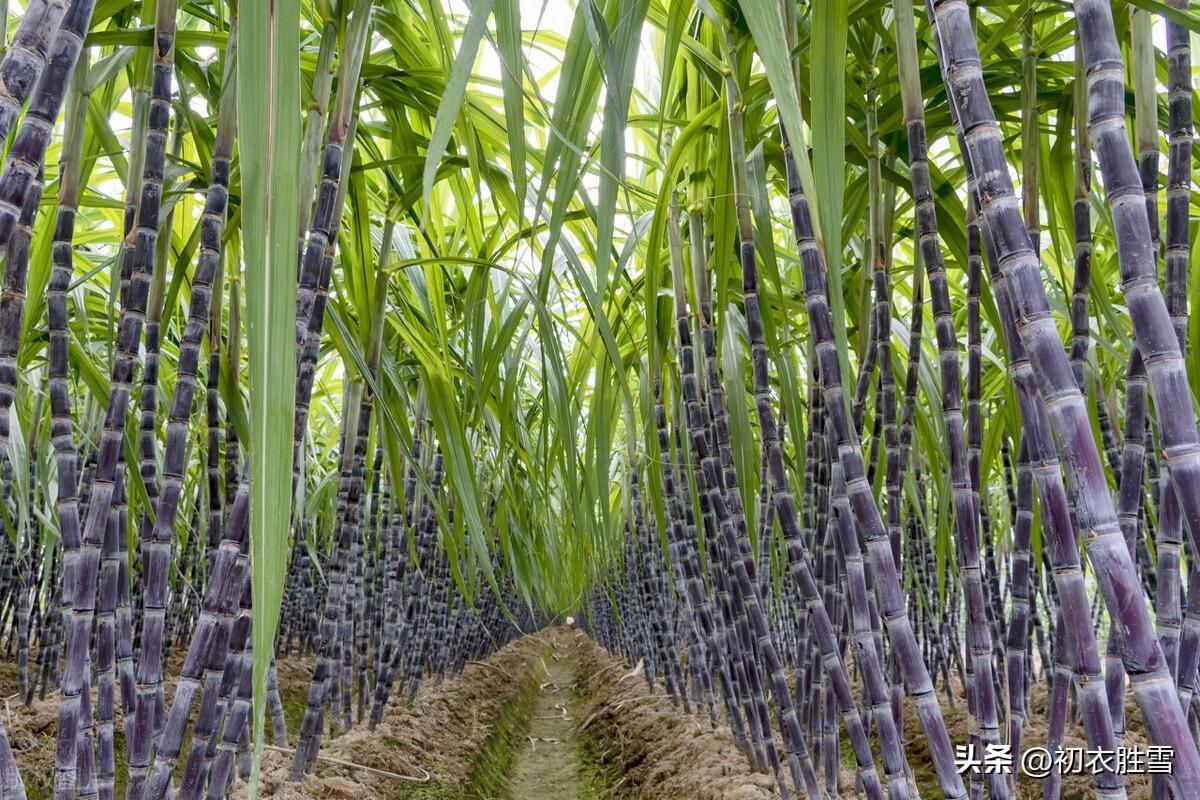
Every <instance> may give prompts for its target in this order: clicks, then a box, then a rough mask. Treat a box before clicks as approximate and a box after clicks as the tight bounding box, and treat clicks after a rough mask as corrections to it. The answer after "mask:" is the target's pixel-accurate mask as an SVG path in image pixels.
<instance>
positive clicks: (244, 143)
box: [237, 0, 300, 800]
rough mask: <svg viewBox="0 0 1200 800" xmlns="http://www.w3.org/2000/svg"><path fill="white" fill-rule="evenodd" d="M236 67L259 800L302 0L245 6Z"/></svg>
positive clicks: (286, 424)
mask: <svg viewBox="0 0 1200 800" xmlns="http://www.w3.org/2000/svg"><path fill="white" fill-rule="evenodd" d="M242 13H243V17H242V20H241V31H240V36H241V37H242V42H243V46H242V48H240V49H241V58H240V60H239V63H238V65H237V73H238V81H237V93H238V98H237V99H238V117H239V118H240V119H243V120H257V121H258V123H259V124H255V125H243V126H241V136H240V139H241V143H240V149H241V166H242V175H241V178H242V238H243V240H244V253H245V263H246V269H245V280H246V323H247V340H248V343H249V357H250V360H249V377H250V408H249V417H250V438H249V440H248V441H247V449H248V452H249V459H250V461H249V463H250V470H249V471H250V540H251V550H250V565H251V588H252V595H253V598H254V602H253V608H254V614H253V641H254V673H253V674H254V701H255V702H254V728H253V737H254V758H253V762H252V768H251V776H250V783H249V796H250V798H251V800H253V798H254V797H255V795H256V793H257V789H258V775H259V768H260V764H261V759H262V748H263V723H264V719H265V711H266V694H267V693H266V689H267V670H268V667H269V666H270V661H271V654H272V652H273V650H274V645H273V642H274V640H275V631H276V628H277V625H278V622H279V609H280V601H281V599H282V596H283V584H284V577H285V576H284V572H285V569H286V565H287V561H286V556H287V553H288V549H289V548H288V545H287V540H288V528H289V524H290V519H291V504H290V503H287V502H281V498H286V497H289V496H290V494H291V478H292V421H293V418H294V416H295V385H296V356H295V328H294V322H295V317H296V231H297V230H299V225H300V220H299V208H298V206H297V204H296V202H295V197H296V196H297V194H298V193H299V190H300V187H299V153H300V27H299V24H298V23H299V14H300V3H299V0H273V2H271V3H246V4H244V5H243V7H242Z"/></svg>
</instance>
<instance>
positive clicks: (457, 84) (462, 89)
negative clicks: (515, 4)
mask: <svg viewBox="0 0 1200 800" xmlns="http://www.w3.org/2000/svg"><path fill="white" fill-rule="evenodd" d="M491 12H492V0H474V1H473V2H472V3H471V16H470V19H468V20H467V27H466V29H465V30H464V31H463V35H462V40H461V41H460V43H459V48H458V55H457V56H455V57H454V65H453V66H452V67H451V68H450V78H449V80H448V81H447V83H446V87H445V91H444V93H443V94H442V101H441V103H440V104H439V105H438V110H437V118H436V119H435V121H434V126H433V136H431V137H430V139H429V149H428V150H426V153H425V176H424V178H423V179H422V195H423V197H424V201H425V205H426V218H427V219H428V218H429V216H430V215H429V211H428V206H429V196H430V194H431V193H432V191H433V184H434V180H435V178H436V177H437V172H438V166H439V165H440V164H441V161H442V156H443V155H444V154H445V152H446V146H447V145H448V144H450V134H451V133H452V132H453V130H454V121H455V120H456V119H458V115H459V113H460V112H461V111H462V105H463V99H464V98H465V97H466V94H467V80H468V79H469V78H470V77H471V68H472V67H473V66H475V56H476V54H477V53H478V52H479V41H480V40H481V39H482V38H483V32H484V28H485V26H486V25H487V18H488V14H490V13H491Z"/></svg>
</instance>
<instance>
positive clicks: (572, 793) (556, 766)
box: [509, 650, 590, 800]
mask: <svg viewBox="0 0 1200 800" xmlns="http://www.w3.org/2000/svg"><path fill="white" fill-rule="evenodd" d="M542 663H543V665H544V677H543V678H542V679H541V681H540V683H539V685H538V693H537V697H536V698H535V700H534V706H533V716H532V717H531V718H530V720H529V730H528V731H527V732H526V736H525V744H524V746H523V747H522V748H521V749H520V750H519V751H518V752H517V753H516V755H515V756H514V759H513V768H512V776H511V778H510V782H509V785H510V787H511V789H512V798H513V800H584V798H585V797H588V796H590V795H587V794H585V788H586V786H585V781H584V780H583V778H582V777H581V762H580V758H579V740H578V735H577V733H576V729H577V728H578V726H579V714H578V712H579V709H580V708H581V707H582V705H583V700H582V698H581V696H580V694H579V690H578V687H577V685H576V683H575V674H574V670H573V669H572V668H571V665H570V664H569V663H568V662H567V656H566V654H565V653H560V652H557V651H553V650H552V651H551V652H550V653H548V654H547V655H546V656H545V657H544V658H543V659H542Z"/></svg>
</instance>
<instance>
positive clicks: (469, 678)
mask: <svg viewBox="0 0 1200 800" xmlns="http://www.w3.org/2000/svg"><path fill="white" fill-rule="evenodd" d="M178 660H179V656H178V655H177V657H176V658H175V659H173V663H172V664H171V666H172V667H173V670H172V671H173V672H176V673H177V671H178V666H179V664H178ZM312 667H313V661H312V659H311V658H290V659H285V660H283V661H281V662H280V663H279V684H280V690H281V693H282V696H283V701H284V706H285V713H286V716H287V720H288V729H289V731H290V732H291V735H292V738H293V741H292V744H294V743H295V742H294V739H295V734H296V731H297V730H298V729H299V722H300V718H301V716H302V715H303V710H304V703H305V695H306V692H307V687H308V682H309V680H310V678H311V675H312ZM855 685H856V687H857V685H858V684H857V681H855ZM16 692H17V681H16V670H15V666H14V665H13V664H12V663H11V662H4V663H0V699H2V700H3V703H2V705H0V713H3V714H4V721H5V725H6V727H7V730H8V736H9V739H10V742H11V744H12V747H13V751H14V754H15V755H16V758H17V763H18V765H19V766H20V768H21V772H22V775H23V776H24V778H25V781H26V784H27V788H28V790H29V796H30V798H31V800H40V798H42V797H46V796H48V793H49V790H50V779H51V776H52V773H53V760H54V731H55V725H56V719H57V711H58V696H57V694H56V693H52V694H50V695H49V696H47V698H46V699H45V700H35V701H34V703H33V705H32V706H31V707H30V708H25V707H24V705H23V704H22V702H21V700H20V698H19V697H18V696H17V694H16ZM172 693H173V685H170V684H169V685H168V687H167V695H168V702H169V699H170V696H171V694H172ZM955 695H956V698H957V699H956V701H955V703H954V704H953V705H951V704H950V703H949V702H947V700H946V698H945V694H944V692H942V693H941V694H940V698H941V700H942V710H943V714H944V715H945V718H946V722H947V724H948V725H949V727H950V734H951V738H952V740H953V741H956V742H963V741H966V740H967V735H968V725H969V720H968V717H967V713H966V706H965V702H964V701H963V700H962V697H963V694H962V687H961V686H959V685H956V686H955ZM1046 702H1047V695H1046V687H1045V684H1044V683H1038V684H1035V685H1034V686H1032V687H1031V704H1032V707H1031V709H1030V715H1029V721H1028V722H1027V723H1026V726H1025V731H1024V742H1025V743H1026V746H1027V747H1034V746H1044V744H1045V742H1046V723H1045V716H1046V714H1045V712H1046ZM1127 709H1128V718H1129V732H1128V734H1127V737H1126V742H1127V745H1128V746H1130V747H1137V748H1143V749H1144V748H1145V747H1146V745H1147V740H1146V736H1145V726H1144V724H1143V722H1142V720H1141V715H1140V712H1139V711H1138V710H1137V706H1136V704H1135V703H1134V701H1133V698H1132V695H1130V697H1129V698H1128V702H1127ZM904 719H905V729H904V739H905V747H906V753H907V755H908V759H909V764H910V767H911V769H912V772H913V780H914V783H915V786H916V787H917V789H918V791H919V793H920V795H921V796H922V797H925V798H931V797H937V796H939V792H938V784H937V778H936V774H935V772H934V770H933V766H932V763H931V761H930V759H929V755H928V751H927V749H926V747H925V744H924V742H925V734H924V731H922V729H921V726H920V723H919V721H918V720H917V717H916V714H915V713H914V711H913V709H912V707H911V706H910V705H909V704H907V703H906V713H905V718H904ZM116 735H117V739H118V741H117V745H118V753H117V758H118V765H117V776H118V783H119V784H121V783H123V777H124V775H123V773H124V767H123V764H122V763H121V760H122V759H123V746H122V745H123V741H122V740H123V732H122V721H121V719H120V717H118V719H117V721H116ZM839 742H840V745H841V748H842V756H843V758H842V769H841V773H840V776H839V778H840V780H839V783H840V786H841V787H842V791H841V793H840V795H841V797H842V798H851V797H857V796H860V795H859V793H856V791H855V787H854V770H853V758H852V755H851V753H850V750H849V744H848V742H847V740H846V737H845V735H844V733H842V734H841V736H840V740H839ZM875 744H876V743H875V741H874V739H873V740H872V745H873V746H875ZM1065 745H1066V746H1068V747H1071V746H1074V747H1081V748H1086V741H1085V740H1084V738H1083V731H1082V729H1081V728H1080V727H1079V726H1078V725H1071V726H1069V727H1068V731H1067V736H1066V741H1065ZM322 755H323V756H326V757H327V758H323V759H321V760H320V761H319V762H318V764H317V767H316V769H315V771H314V773H313V774H312V775H309V776H307V777H306V778H304V779H303V780H302V781H300V782H298V783H291V782H288V781H287V777H288V770H289V767H290V763H291V756H290V754H288V753H285V752H279V751H268V752H267V753H266V754H265V756H264V763H263V776H262V784H261V787H260V791H259V796H260V797H266V798H280V799H281V800H335V799H337V798H346V799H347V800H361V799H363V798H384V799H385V800H386V799H390V800H476V799H477V798H483V797H506V798H510V800H525V798H537V800H584V798H588V800H591V798H597V799H598V800H600V799H601V798H603V800H618V799H619V800H627V799H628V798H635V797H636V798H640V799H641V800H683V799H685V798H686V799H688V800H775V798H779V797H781V795H780V794H779V792H778V789H777V787H776V785H775V779H774V777H773V776H771V775H765V774H760V773H757V772H754V771H753V770H752V769H751V768H750V766H749V765H748V764H747V762H746V759H745V758H744V757H743V756H742V754H741V753H740V752H739V750H738V748H737V747H736V745H735V744H734V742H733V739H732V736H731V735H730V733H729V730H728V727H727V726H726V725H724V724H719V725H717V726H712V725H711V724H710V723H709V720H708V718H707V716H706V715H705V714H704V713H703V712H701V713H698V714H696V713H693V714H690V715H689V714H685V713H684V712H683V711H682V709H680V708H678V707H677V706H676V705H674V704H673V703H672V701H671V699H670V698H669V697H667V695H666V694H665V693H664V692H663V690H662V688H661V687H656V688H655V690H654V691H651V690H650V689H649V688H648V687H647V684H646V681H645V678H644V676H643V675H642V674H641V673H640V672H638V671H636V670H634V669H632V668H631V667H630V665H629V664H627V663H626V662H625V661H624V660H622V659H619V658H617V657H615V656H613V655H611V654H609V653H608V652H607V651H605V650H604V649H603V648H601V647H600V646H599V645H598V644H597V643H596V642H595V641H594V640H592V639H591V638H589V637H588V636H586V635H585V634H584V633H582V632H581V631H578V630H574V629H570V628H553V629H548V630H545V631H541V632H539V633H537V634H533V635H530V636H526V637H523V638H522V639H519V640H517V641H516V642H513V643H512V644H510V645H508V646H506V647H505V648H503V649H501V650H500V651H499V652H497V653H495V654H494V655H492V656H491V657H490V658H488V659H487V660H486V661H484V662H479V663H471V664H468V665H467V668H466V669H465V671H464V673H463V674H462V675H460V676H458V677H456V678H453V679H449V680H447V681H446V682H445V683H443V684H442V685H440V686H435V685H433V683H432V682H431V681H426V682H425V683H424V684H423V685H422V688H421V690H420V692H419V693H418V695H417V698H416V701H415V702H414V703H413V705H412V706H411V707H407V708H406V707H404V706H403V705H402V704H400V703H397V702H393V703H392V704H390V706H389V708H388V711H387V713H386V714H385V717H384V721H383V723H382V724H380V725H379V726H378V727H377V728H376V730H375V731H368V730H367V729H366V726H365V725H361V726H357V727H355V728H354V729H352V730H351V731H349V732H347V733H345V734H342V735H339V736H335V737H332V738H327V739H326V741H325V743H324V747H323V748H322ZM426 772H427V773H428V774H429V779H428V780H427V781H425V782H415V781H405V780H401V779H400V778H398V777H396V776H412V777H423V776H424V775H425V773H426ZM1018 786H1019V797H1020V798H1021V800H1032V798H1040V797H1041V792H1042V785H1041V781H1038V780H1035V779H1032V778H1029V777H1028V776H1021V777H1020V779H1019V784H1018ZM1126 786H1127V789H1128V793H1129V797H1130V800H1148V798H1149V797H1150V780H1149V777H1148V776H1144V775H1130V776H1127V777H1126ZM117 793H118V796H123V793H124V792H123V786H122V785H118V786H117ZM1094 794H1095V793H1094V791H1093V789H1092V782H1091V777H1090V775H1069V776H1065V777H1064V780H1063V793H1062V796H1063V798H1065V800H1084V799H1085V798H1090V797H1093V796H1094ZM245 796H246V787H245V785H244V784H239V785H238V786H236V787H235V790H234V797H235V798H237V800H242V798H244V797H245Z"/></svg>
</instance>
